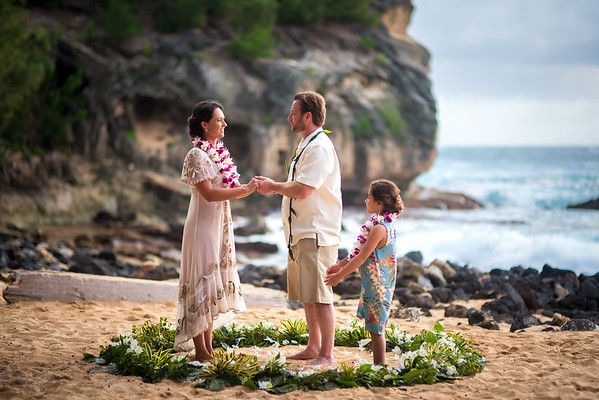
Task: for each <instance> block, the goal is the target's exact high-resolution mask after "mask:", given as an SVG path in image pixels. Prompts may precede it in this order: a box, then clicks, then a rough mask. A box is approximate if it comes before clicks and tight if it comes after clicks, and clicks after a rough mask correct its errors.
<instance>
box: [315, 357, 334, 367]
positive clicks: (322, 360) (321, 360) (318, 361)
mask: <svg viewBox="0 0 599 400" xmlns="http://www.w3.org/2000/svg"><path fill="white" fill-rule="evenodd" d="M334 363H335V359H334V358H333V357H331V358H328V357H323V356H318V357H316V358H315V359H313V360H312V361H311V362H310V365H331V364H334Z"/></svg>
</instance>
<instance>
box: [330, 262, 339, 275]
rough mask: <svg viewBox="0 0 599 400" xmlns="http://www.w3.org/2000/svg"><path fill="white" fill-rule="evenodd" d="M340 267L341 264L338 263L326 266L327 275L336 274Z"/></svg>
mask: <svg viewBox="0 0 599 400" xmlns="http://www.w3.org/2000/svg"><path fill="white" fill-rule="evenodd" d="M340 269H341V266H340V265H339V264H333V265H331V266H330V267H329V268H327V276H328V275H333V274H336V273H337V272H339V270H340Z"/></svg>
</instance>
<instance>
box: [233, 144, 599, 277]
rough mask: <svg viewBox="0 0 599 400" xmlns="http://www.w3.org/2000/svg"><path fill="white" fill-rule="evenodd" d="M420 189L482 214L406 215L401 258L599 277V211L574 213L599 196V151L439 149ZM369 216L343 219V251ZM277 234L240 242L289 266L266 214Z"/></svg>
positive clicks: (276, 218) (347, 214)
mask: <svg viewBox="0 0 599 400" xmlns="http://www.w3.org/2000/svg"><path fill="white" fill-rule="evenodd" d="M417 183H419V184H421V185H423V186H427V187H432V188H437V189H442V190H448V191H453V192H460V193H464V194H467V195H469V196H471V197H474V198H475V199H477V200H478V201H480V202H482V203H483V204H484V205H485V208H483V209H479V210H460V211H457V210H433V209H412V210H407V211H406V212H405V213H403V214H402V216H401V217H400V223H399V234H398V247H399V250H400V253H402V254H404V253H406V252H408V251H412V250H419V251H421V252H422V253H423V256H424V262H425V263H428V262H430V261H432V260H433V259H434V258H439V259H442V260H450V261H454V262H457V263H459V264H462V265H463V264H468V265H470V266H473V267H477V268H479V269H480V270H482V271H488V270H490V269H492V268H496V267H497V268H504V269H505V268H510V267H512V266H515V265H522V266H525V267H533V268H537V269H541V268H542V266H543V264H546V263H547V264H550V265H552V266H554V267H559V268H565V269H571V270H574V271H576V272H577V273H585V274H594V273H597V272H599V211H595V210H568V209H566V206H567V205H569V204H574V203H580V202H584V201H587V200H590V199H594V198H599V147H585V148H582V147H580V148H577V147H565V148H506V147H496V148H492V147H485V148H472V147H463V148H458V147H451V148H449V147H448V148H440V149H439V157H438V158H437V160H436V162H435V164H434V165H433V167H432V168H431V169H430V170H429V171H428V172H426V173H425V174H422V175H421V176H419V177H418V179H417ZM365 216H366V214H365V210H359V209H346V210H344V213H343V225H344V228H345V230H344V231H343V232H342V235H341V236H342V243H341V245H342V247H345V248H348V249H349V248H351V246H352V244H353V242H354V240H355V235H356V234H357V232H358V230H359V227H360V225H361V222H362V220H363V219H364V218H365ZM267 224H268V225H269V226H270V227H271V232H270V233H268V234H267V235H263V236H261V237H254V238H239V239H240V240H244V241H245V240H265V241H269V242H274V243H277V244H278V245H279V247H280V249H281V252H279V254H277V255H274V256H271V257H268V258H265V259H261V260H240V261H241V262H252V263H254V264H264V265H276V266H284V265H285V251H284V248H285V241H284V237H283V233H282V228H281V227H280V214H279V213H273V214H271V215H268V216H267Z"/></svg>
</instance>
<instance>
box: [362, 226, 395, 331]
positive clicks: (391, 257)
mask: <svg viewBox="0 0 599 400" xmlns="http://www.w3.org/2000/svg"><path fill="white" fill-rule="evenodd" d="M380 223H381V224H383V225H385V228H387V243H386V244H385V246H384V247H382V248H380V249H375V250H374V252H373V253H372V254H371V255H370V257H368V259H366V261H365V262H364V264H362V265H361V266H360V269H359V271H360V277H361V279H362V293H361V296H360V303H359V304H358V311H357V315H358V317H360V318H364V325H365V327H366V330H367V331H369V332H372V333H378V334H382V333H384V332H385V326H386V325H387V320H388V319H389V310H390V308H391V300H392V299H393V292H394V290H395V277H396V274H397V260H396V259H397V254H396V243H395V242H396V238H397V231H396V229H395V222H386V221H383V222H380Z"/></svg>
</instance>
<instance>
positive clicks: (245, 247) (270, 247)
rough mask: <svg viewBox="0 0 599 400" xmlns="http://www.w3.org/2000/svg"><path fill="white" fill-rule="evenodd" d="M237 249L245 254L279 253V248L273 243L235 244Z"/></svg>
mask: <svg viewBox="0 0 599 400" xmlns="http://www.w3.org/2000/svg"><path fill="white" fill-rule="evenodd" d="M235 249H236V250H237V251H244V252H255V253H261V254H276V253H277V252H278V251H279V247H278V246H277V245H276V244H273V243H265V242H248V243H237V242H236V243H235Z"/></svg>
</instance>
